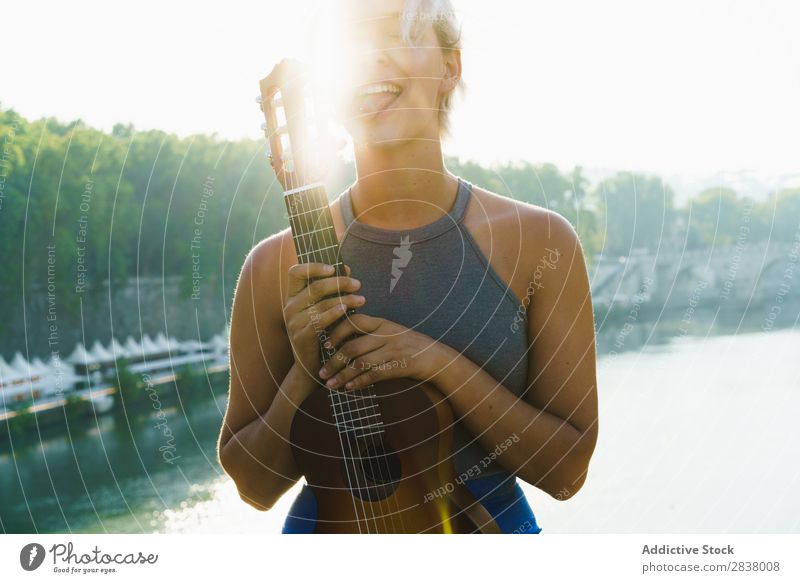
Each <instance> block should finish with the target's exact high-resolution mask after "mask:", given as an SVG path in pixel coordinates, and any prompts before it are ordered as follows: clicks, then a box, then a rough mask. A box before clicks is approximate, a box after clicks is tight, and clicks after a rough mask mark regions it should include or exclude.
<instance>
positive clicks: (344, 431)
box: [336, 423, 383, 433]
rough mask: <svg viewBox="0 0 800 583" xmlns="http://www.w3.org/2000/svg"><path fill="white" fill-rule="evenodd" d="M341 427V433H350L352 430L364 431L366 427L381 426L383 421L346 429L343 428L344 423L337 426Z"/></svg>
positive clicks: (375, 427)
mask: <svg viewBox="0 0 800 583" xmlns="http://www.w3.org/2000/svg"><path fill="white" fill-rule="evenodd" d="M336 427H337V428H338V429H339V433H349V432H351V431H362V430H365V429H377V428H379V427H383V423H373V424H372V425H364V426H363V427H346V426H345V427H346V429H342V425H337V426H336Z"/></svg>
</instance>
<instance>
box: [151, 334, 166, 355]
mask: <svg viewBox="0 0 800 583" xmlns="http://www.w3.org/2000/svg"><path fill="white" fill-rule="evenodd" d="M153 344H155V345H156V346H158V348H159V349H160V352H169V350H170V346H169V340H167V337H166V336H164V333H163V332H159V333H158V334H156V337H155V339H154V340H153Z"/></svg>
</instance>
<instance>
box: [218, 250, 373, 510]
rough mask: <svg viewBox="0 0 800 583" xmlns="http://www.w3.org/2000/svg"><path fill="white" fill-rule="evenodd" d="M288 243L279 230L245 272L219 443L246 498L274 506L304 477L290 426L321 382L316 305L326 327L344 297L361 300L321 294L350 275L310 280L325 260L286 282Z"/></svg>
mask: <svg viewBox="0 0 800 583" xmlns="http://www.w3.org/2000/svg"><path fill="white" fill-rule="evenodd" d="M282 244H284V245H285V244H286V241H285V240H284V241H283V242H282V241H281V240H280V235H277V236H275V237H272V238H270V239H267V240H265V241H263V242H262V243H260V244H259V245H257V246H256V247H255V248H254V249H253V250H252V251H251V252H250V254H249V255H248V257H247V259H246V261H245V263H244V266H243V268H242V272H241V274H240V276H239V281H238V283H237V286H236V292H235V295H234V301H233V310H232V315H231V326H230V364H231V367H230V370H231V383H230V394H229V399H228V407H227V410H226V411H225V418H224V420H223V425H222V429H221V432H220V437H219V444H218V455H219V461H220V465H221V466H222V467H223V469H224V470H225V472H226V473H227V474H228V475H229V476H231V478H232V479H233V480H234V482H236V487H237V489H238V491H239V495H240V496H241V498H242V500H244V501H245V502H247V503H248V504H250V505H251V506H253V507H254V508H257V509H259V510H268V509H269V508H270V507H272V505H273V504H274V503H275V502H276V501H277V500H278V499H279V498H280V497H281V496H282V495H283V494H284V493H285V492H286V491H287V490H288V489H289V488H290V487H291V486H292V485H293V484H294V483H295V482H296V481H297V480H298V479H299V478H300V473H299V471H298V470H297V467H296V466H295V463H294V459H293V457H292V452H291V447H290V445H289V430H290V428H291V424H292V420H293V419H294V414H295V411H296V409H297V406H298V405H299V404H300V403H301V402H302V401H303V400H304V399H305V398H306V397H307V396H308V395H309V394H310V392H311V391H312V390H314V389H315V388H316V387H317V384H316V382H315V380H314V377H313V374H314V373H315V372H316V370H317V369H318V368H319V364H318V362H319V360H318V359H319V347H318V341H317V338H316V336H315V335H314V331H313V329H312V327H311V325H310V322H309V318H310V314H309V310H311V309H316V310H317V312H316V313H317V314H320V317H319V320H318V325H320V324H319V323H320V322H321V325H326V324H327V323H329V322H333V321H335V320H336V318H338V317H340V316H341V314H342V313H343V309H341V308H339V307H338V306H341V305H342V303H345V304H346V305H347V307H356V306H357V305H359V304H358V301H357V300H356V296H352V295H349V296H343V297H342V298H335V299H334V298H331V299H327V300H322V298H323V297H326V296H329V295H330V294H331V293H333V292H334V291H336V287H337V285H340V286H341V285H342V281H343V280H344V279H349V278H335V277H326V278H325V279H323V280H319V281H317V282H314V283H312V284H311V285H308V280H309V279H310V278H312V277H319V276H322V275H323V272H322V271H321V269H322V266H321V265H319V264H306V265H295V266H293V267H292V268H291V269H290V270H289V277H288V278H287V279H286V281H285V283H284V285H279V283H278V278H277V277H276V275H277V274H281V273H283V272H284V269H283V267H282V264H281V263H282V262H281V258H280V248H281V245H282ZM288 244H289V245H291V242H289V243H288ZM348 271H349V270H348ZM282 289H283V290H287V299H286V300H283V299H282V297H281V290H282ZM343 289H349V288H348V287H344V286H343ZM320 300H322V301H320ZM317 302H319V303H317ZM290 336H291V338H292V340H290ZM293 346H294V350H293ZM297 355H299V356H298V357H297V358H296V356H297ZM309 371H312V372H311V373H309Z"/></svg>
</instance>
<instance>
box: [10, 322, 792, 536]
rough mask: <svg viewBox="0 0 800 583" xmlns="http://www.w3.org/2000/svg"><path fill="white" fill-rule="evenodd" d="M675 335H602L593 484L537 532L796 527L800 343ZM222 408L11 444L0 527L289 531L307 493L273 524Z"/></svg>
mask: <svg viewBox="0 0 800 583" xmlns="http://www.w3.org/2000/svg"><path fill="white" fill-rule="evenodd" d="M674 324H675V323H674V322H665V321H662V322H659V323H658V325H654V324H653V323H643V322H637V323H635V325H632V326H630V327H622V326H618V327H616V328H614V327H611V328H609V326H608V325H606V326H605V327H604V328H603V330H604V333H603V334H602V335H598V338H599V352H600V357H599V360H598V386H599V397H600V437H599V440H598V444H597V449H596V452H595V456H594V458H593V460H592V463H591V467H590V469H589V474H588V477H587V480H586V483H585V485H584V487H583V489H582V490H581V491H580V492H579V493H578V494H577V495H576V496H574V497H573V498H571V499H570V500H568V501H566V502H559V501H556V500H554V499H552V498H550V497H549V496H547V495H546V494H544V493H542V492H540V491H538V490H537V489H535V488H533V487H531V486H528V485H524V486H523V487H524V489H525V491H526V493H527V494H528V496H529V500H530V502H531V505H532V507H533V509H534V512H535V513H536V515H537V519H538V521H539V524H540V526H541V527H542V528H543V532H545V533H547V532H553V533H554V532H587V533H592V532H620V533H627V532H630V533H633V532H653V533H668V532H697V533H702V532H709V533H710V532H798V530H800V498H798V497H797V496H796V492H797V491H800V464H799V463H798V461H799V460H800V430H798V423H797V419H798V414H799V413H800V331H798V330H796V329H795V328H792V327H790V328H784V329H773V330H771V331H769V332H764V331H760V330H758V329H757V328H756V327H753V328H754V329H752V330H746V329H744V328H742V327H741V326H738V327H737V328H738V329H737V330H733V331H731V330H730V329H728V327H726V326H722V325H719V324H718V321H717V319H716V316H715V315H714V314H709V315H706V316H705V317H701V316H700V315H698V316H697V318H696V321H695V322H694V326H693V329H692V330H691V331H690V332H689V333H683V332H682V333H674V330H675V325H674ZM658 330H661V332H660V333H659V332H658ZM664 330H671V331H672V332H664ZM224 407H225V396H222V397H218V398H216V399H211V398H208V399H205V400H202V401H198V402H194V403H184V404H183V406H181V405H180V404H176V405H172V406H165V407H164V408H163V409H162V412H163V413H164V415H165V417H160V419H161V420H162V421H159V417H157V412H156V411H154V412H153V413H152V415H150V416H145V417H142V418H138V419H136V420H130V421H129V420H126V419H124V418H115V417H113V416H103V417H100V418H96V419H95V418H91V419H90V420H89V421H88V422H87V421H83V422H81V423H80V425H79V426H75V424H73V426H71V427H70V432H69V434H68V435H63V436H57V437H46V438H43V439H41V440H39V439H38V438H37V437H36V435H34V436H33V437H32V438H30V439H26V441H25V443H22V442H19V441H15V442H14V443H13V444H12V445H11V446H10V447H9V444H8V443H5V444H4V445H2V446H0V447H2V449H0V529H1V530H2V531H4V532H40V533H45V532H63V533H85V532H120V533H121V532H126V533H149V532H170V533H172V532H193V533H194V532H209V533H247V532H259V533H261V532H263V533H270V532H279V531H280V527H281V523H282V521H283V517H284V516H285V514H286V512H287V510H288V507H289V505H290V503H291V500H292V498H293V496H294V493H295V492H296V491H297V489H298V488H299V486H295V487H294V488H293V489H292V490H291V491H290V492H289V493H288V494H287V495H286V496H284V497H283V498H282V499H281V500H280V502H279V503H278V504H277V505H276V506H275V507H274V508H273V509H272V510H271V511H269V512H266V513H263V512H258V511H256V510H253V509H251V508H250V507H249V506H247V505H246V504H245V503H243V502H242V501H241V500H240V499H239V497H238V495H237V493H236V489H235V487H234V485H233V483H232V482H231V481H230V480H229V479H228V478H227V477H226V476H225V475H224V474H223V473H222V471H221V469H220V467H219V465H218V464H217V461H216V454H215V445H216V439H217V435H218V431H219V426H220V421H221V418H222V414H223V412H224ZM164 419H165V421H164ZM164 422H166V423H167V424H168V426H169V429H170V431H171V434H172V436H173V437H174V441H173V442H172V443H171V444H170V447H171V448H172V449H171V452H172V455H171V458H167V457H165V456H164V455H163V454H164V449H165V446H164V434H163V431H162V429H163V423H164ZM159 423H162V429H159V426H158V424H159ZM34 433H35V431H34ZM11 450H13V455H12V453H11ZM168 459H169V460H170V461H167V460H168Z"/></svg>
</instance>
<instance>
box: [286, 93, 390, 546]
mask: <svg viewBox="0 0 800 583" xmlns="http://www.w3.org/2000/svg"><path fill="white" fill-rule="evenodd" d="M301 99H304V98H303V97H302V96H301ZM303 105H304V104H303ZM299 115H300V116H301V121H305V119H304V118H305V108H304V107H303V108H301V111H300V112H299ZM306 128H307V124H306V123H302V124H301V129H302V131H303V132H304V136H303V137H304V138H306V139H307V138H308V135H307V134H305V130H306ZM306 143H307V142H306ZM304 146H305V144H301V149H302V150H303V153H304V154H305V153H306V152H307V148H305V147H304ZM298 154H300V152H298ZM295 167H296V166H295ZM302 167H303V165H302V164H301V168H302ZM295 182H296V184H297V187H298V188H299V187H300V186H301V185H305V183H304V182H302V181H301V180H295ZM306 182H307V181H306ZM313 191H314V189H310V190H305V191H303V192H300V193H297V194H296V195H295V196H296V199H297V200H298V201H299V204H300V207H301V212H302V214H301V215H300V216H301V217H303V219H302V220H304V221H305V222H306V226H308V224H309V223H311V229H306V233H308V236H309V241H308V247H309V248H310V255H311V257H313V260H314V261H319V262H324V257H323V255H324V251H322V250H321V249H322V247H323V246H324V245H323V246H320V245H314V240H315V239H317V237H316V236H315V235H316V232H317V229H318V228H319V220H320V218H321V217H322V212H319V213H316V214H315V215H316V216H315V217H314V220H313V221H312V220H311V214H312V211H313V210H319V209H320V208H321V207H320V205H313V206H315V207H316V208H315V209H311V208H310V207H311V206H312V205H311V204H309V205H308V206H309V208H306V205H304V200H305V196H306V195H308V196H309V199H311V196H313ZM309 202H310V203H311V202H312V201H311V200H309ZM323 208H327V201H325V206H324V207H323ZM328 251H330V249H329V250H328ZM306 257H308V255H307V256H306ZM320 356H321V358H322V360H323V364H324V362H325V361H326V360H327V358H326V353H325V350H324V347H323V346H322V345H320ZM324 389H325V390H328V395H329V400H330V401H332V402H333V404H332V407H333V409H334V412H335V402H336V401H337V400H338V401H339V403H338V404H339V407H340V409H341V408H342V407H341V404H342V403H341V397H340V396H339V395H338V391H330V390H329V389H328V388H327V387H324ZM334 425H335V427H336V431H337V434H338V435H339V444H340V446H341V449H342V455H343V457H344V464H345V473H346V475H347V480H348V486H349V488H350V492H351V493H352V490H353V477H351V475H350V468H349V463H348V453H349V458H350V459H351V460H353V459H354V456H353V452H352V445H351V443H350V439H349V436H347V435H346V436H345V439H344V440H343V439H342V434H341V432H340V431H339V424H338V422H337V421H336V416H335V415H334ZM345 443H346V444H347V447H345ZM348 450H349V451H348ZM354 477H355V482H356V488H359V489H360V488H361V485H360V483H359V480H358V473H357V472H356V475H355V476H354ZM351 495H352V494H351ZM359 498H360V497H359ZM352 502H353V510H354V513H355V518H356V525H357V526H358V530H359V533H361V532H362V530H361V520H360V518H359V514H358V505H357V503H356V500H355V496H353V501H352ZM360 504H361V510H362V513H363V515H364V522H365V526H366V529H367V533H369V519H368V512H367V507H366V506H365V505H364V500H363V499H361V498H360ZM373 522H374V516H373ZM375 526H376V527H377V523H376V525H375ZM376 530H377V528H376Z"/></svg>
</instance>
